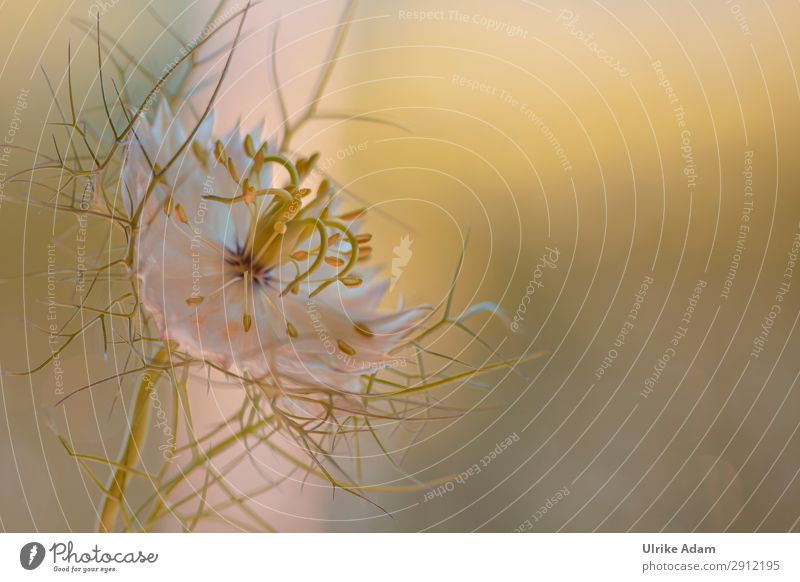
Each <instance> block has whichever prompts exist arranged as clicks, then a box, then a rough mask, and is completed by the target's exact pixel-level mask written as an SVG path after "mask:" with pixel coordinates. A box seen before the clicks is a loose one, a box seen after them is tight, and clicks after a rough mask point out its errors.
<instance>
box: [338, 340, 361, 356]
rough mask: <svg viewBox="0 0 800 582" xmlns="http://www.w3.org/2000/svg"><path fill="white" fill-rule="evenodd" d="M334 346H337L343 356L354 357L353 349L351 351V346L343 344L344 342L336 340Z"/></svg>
mask: <svg viewBox="0 0 800 582" xmlns="http://www.w3.org/2000/svg"><path fill="white" fill-rule="evenodd" d="M336 345H337V346H339V349H340V350H341V351H342V352H344V353H345V354H347V355H348V356H355V355H356V351H355V349H353V347H352V346H350V345H349V344H348V343H347V342H345V341H344V340H340V339H337V340H336Z"/></svg>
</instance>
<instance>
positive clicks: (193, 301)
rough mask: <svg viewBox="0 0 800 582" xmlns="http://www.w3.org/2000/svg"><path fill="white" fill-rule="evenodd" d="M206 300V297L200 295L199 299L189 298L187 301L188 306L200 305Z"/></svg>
mask: <svg viewBox="0 0 800 582" xmlns="http://www.w3.org/2000/svg"><path fill="white" fill-rule="evenodd" d="M204 300H205V297H203V296H202V295H198V296H197V297H189V298H187V299H186V305H200V304H201V303H202V302H203V301H204Z"/></svg>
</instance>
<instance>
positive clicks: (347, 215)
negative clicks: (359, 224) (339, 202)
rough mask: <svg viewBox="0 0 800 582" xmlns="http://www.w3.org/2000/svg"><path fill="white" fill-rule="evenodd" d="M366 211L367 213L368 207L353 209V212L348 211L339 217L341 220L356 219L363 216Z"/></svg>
mask: <svg viewBox="0 0 800 582" xmlns="http://www.w3.org/2000/svg"><path fill="white" fill-rule="evenodd" d="M366 213H367V209H366V208H359V209H358V210H353V211H351V212H346V213H344V214H340V215H339V216H338V218H339V220H344V221H347V220H355V219H356V218H360V217H361V216H363V215H364V214H366Z"/></svg>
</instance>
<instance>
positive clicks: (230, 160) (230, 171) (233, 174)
mask: <svg viewBox="0 0 800 582" xmlns="http://www.w3.org/2000/svg"><path fill="white" fill-rule="evenodd" d="M228 174H230V176H231V180H233V181H234V182H236V183H237V184H238V183H239V173H238V172H237V171H236V166H235V165H234V164H233V158H228Z"/></svg>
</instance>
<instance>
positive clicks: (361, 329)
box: [353, 323, 375, 337]
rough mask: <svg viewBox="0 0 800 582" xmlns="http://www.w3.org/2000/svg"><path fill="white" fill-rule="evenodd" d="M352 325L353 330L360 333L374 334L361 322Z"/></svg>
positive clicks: (372, 335) (365, 334)
mask: <svg viewBox="0 0 800 582" xmlns="http://www.w3.org/2000/svg"><path fill="white" fill-rule="evenodd" d="M353 327H355V330H356V331H357V332H358V333H360V334H361V335H364V336H367V337H375V334H374V333H373V332H372V330H371V329H370V328H368V327H367V326H366V325H365V324H363V323H356V324H355V325H354V326H353Z"/></svg>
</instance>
